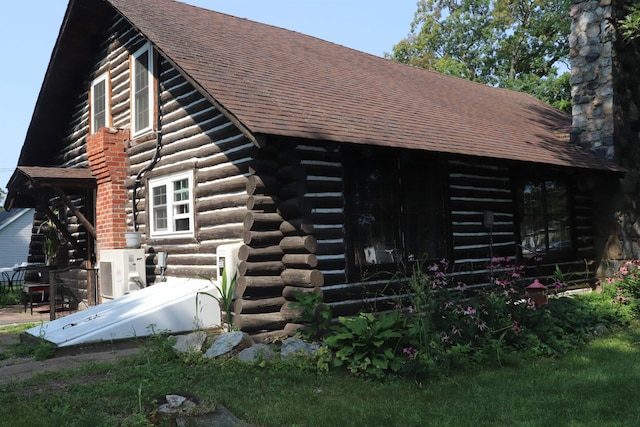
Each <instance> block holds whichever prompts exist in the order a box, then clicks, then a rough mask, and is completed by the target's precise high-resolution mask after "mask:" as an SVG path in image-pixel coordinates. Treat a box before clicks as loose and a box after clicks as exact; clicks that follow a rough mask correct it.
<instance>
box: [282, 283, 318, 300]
mask: <svg viewBox="0 0 640 427" xmlns="http://www.w3.org/2000/svg"><path fill="white" fill-rule="evenodd" d="M298 292H302V293H303V294H308V293H310V292H319V293H320V294H322V288H320V287H318V288H301V287H299V286H285V287H284V288H283V289H282V296H283V297H284V298H285V299H286V300H287V301H297V299H298Z"/></svg>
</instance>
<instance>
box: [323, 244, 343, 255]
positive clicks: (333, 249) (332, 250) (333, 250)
mask: <svg viewBox="0 0 640 427" xmlns="http://www.w3.org/2000/svg"><path fill="white" fill-rule="evenodd" d="M345 250H346V245H345V243H344V242H330V243H328V242H320V243H318V250H317V251H316V253H317V254H318V255H341V254H344V253H345Z"/></svg>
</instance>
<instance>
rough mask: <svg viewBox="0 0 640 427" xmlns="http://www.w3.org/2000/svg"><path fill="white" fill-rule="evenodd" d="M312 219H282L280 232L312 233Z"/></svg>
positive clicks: (285, 233)
mask: <svg viewBox="0 0 640 427" xmlns="http://www.w3.org/2000/svg"><path fill="white" fill-rule="evenodd" d="M313 230H314V227H313V221H311V219H310V218H296V219H289V220H286V221H283V222H282V223H281V224H280V231H281V232H282V234H284V235H287V234H296V235H297V234H312V233H313Z"/></svg>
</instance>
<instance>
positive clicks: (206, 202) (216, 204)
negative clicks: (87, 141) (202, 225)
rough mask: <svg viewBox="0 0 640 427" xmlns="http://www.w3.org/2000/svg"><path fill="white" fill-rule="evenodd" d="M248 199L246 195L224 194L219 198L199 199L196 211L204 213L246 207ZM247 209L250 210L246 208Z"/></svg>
mask: <svg viewBox="0 0 640 427" xmlns="http://www.w3.org/2000/svg"><path fill="white" fill-rule="evenodd" d="M248 199H249V197H248V196H247V195H246V194H224V195H221V196H219V197H213V198H206V199H200V200H198V210H199V211H200V212H205V211H213V210H217V209H225V208H236V207H240V206H247V204H248V201H249V200H248ZM247 209H250V208H249V207H248V206H247Z"/></svg>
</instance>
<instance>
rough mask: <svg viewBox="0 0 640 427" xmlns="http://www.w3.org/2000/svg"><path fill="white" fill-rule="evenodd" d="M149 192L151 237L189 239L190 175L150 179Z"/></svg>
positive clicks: (191, 195)
mask: <svg viewBox="0 0 640 427" xmlns="http://www.w3.org/2000/svg"><path fill="white" fill-rule="evenodd" d="M149 189H150V195H149V201H150V215H151V218H150V220H151V221H150V223H151V236H161V235H168V234H171V235H186V236H192V235H193V231H194V226H193V174H192V173H191V172H186V173H180V174H175V175H170V176H166V177H161V178H154V179H150V180H149Z"/></svg>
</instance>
